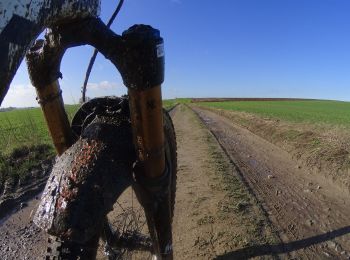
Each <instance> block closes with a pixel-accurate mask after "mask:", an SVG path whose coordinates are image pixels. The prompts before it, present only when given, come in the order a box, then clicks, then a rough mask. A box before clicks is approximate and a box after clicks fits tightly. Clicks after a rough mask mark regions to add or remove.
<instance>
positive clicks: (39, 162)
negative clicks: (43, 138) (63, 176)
mask: <svg viewBox="0 0 350 260" xmlns="http://www.w3.org/2000/svg"><path fill="white" fill-rule="evenodd" d="M53 156H54V151H53V149H52V148H51V147H50V146H48V145H36V146H30V147H28V146H22V147H21V148H16V149H14V150H13V151H12V152H11V153H10V154H8V155H4V154H0V194H3V195H8V194H11V193H12V192H14V191H16V190H17V189H18V188H21V187H24V186H27V185H30V184H33V183H34V182H35V180H37V179H41V178H43V177H44V175H43V174H44V171H43V168H45V167H50V165H51V160H52V158H53Z"/></svg>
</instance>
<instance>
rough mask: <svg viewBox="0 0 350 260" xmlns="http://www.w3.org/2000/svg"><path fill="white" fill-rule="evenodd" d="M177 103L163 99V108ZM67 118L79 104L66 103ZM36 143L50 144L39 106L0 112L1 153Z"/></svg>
mask: <svg viewBox="0 0 350 260" xmlns="http://www.w3.org/2000/svg"><path fill="white" fill-rule="evenodd" d="M176 103H178V101H177V100H175V99H169V100H164V108H166V109H169V108H171V107H173V106H174V105H175V104H176ZM65 107H66V111H67V114H68V117H69V119H72V117H73V115H74V113H75V112H76V111H77V110H78V108H79V105H66V106H65ZM37 144H49V145H51V139H50V136H49V133H48V130H47V127H46V123H45V119H44V117H43V114H42V112H41V109H40V108H28V109H15V110H12V111H8V112H1V113H0V147H1V152H2V153H3V154H9V153H11V152H12V151H13V150H14V149H16V148H19V147H21V146H32V145H37Z"/></svg>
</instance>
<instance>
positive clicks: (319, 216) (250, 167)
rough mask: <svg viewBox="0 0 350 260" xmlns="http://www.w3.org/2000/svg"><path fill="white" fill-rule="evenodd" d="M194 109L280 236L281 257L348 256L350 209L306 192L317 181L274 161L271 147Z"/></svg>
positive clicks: (281, 160)
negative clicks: (281, 242) (281, 243)
mask: <svg viewBox="0 0 350 260" xmlns="http://www.w3.org/2000/svg"><path fill="white" fill-rule="evenodd" d="M193 109H194V111H195V112H196V113H197V115H198V116H199V117H200V118H201V120H202V122H203V123H204V124H205V125H206V126H207V127H208V128H209V130H210V131H211V132H212V133H213V135H214V136H215V137H216V138H217V140H218V142H219V143H220V145H221V146H222V147H223V148H224V150H225V151H226V153H227V155H228V156H229V157H230V158H231V160H232V161H233V162H234V164H235V165H236V166H237V167H238V168H239V169H240V172H241V174H242V177H243V178H244V179H245V181H246V183H247V184H248V186H249V187H250V189H251V191H252V192H253V193H254V194H255V196H256V197H257V198H258V200H259V201H260V202H261V204H262V206H263V207H264V209H265V212H267V214H268V216H269V218H270V220H271V222H272V223H273V225H274V226H275V228H276V229H277V230H278V232H279V234H280V237H281V239H282V241H283V242H284V245H280V248H278V247H275V249H276V250H277V251H280V252H281V253H288V252H290V254H291V256H292V257H302V258H306V259H315V258H320V257H321V258H322V257H326V258H327V257H330V258H332V257H333V258H334V257H337V258H340V259H342V258H344V259H346V258H347V257H348V256H349V253H348V252H349V251H348V250H349V249H350V248H349V246H350V245H349V242H348V241H347V239H346V238H345V237H341V235H343V234H346V230H347V229H346V228H347V225H348V220H347V216H348V214H349V209H348V207H347V205H341V204H343V202H344V201H342V200H343V198H342V199H340V197H339V199H338V198H336V197H332V196H330V195H329V194H326V193H323V192H326V191H324V190H322V189H317V188H313V187H308V185H309V184H310V183H312V182H311V181H313V180H312V179H311V180H310V178H307V177H305V176H303V175H301V174H300V173H299V172H298V169H295V165H296V164H295V163H294V162H292V161H290V160H289V161H288V160H286V158H281V157H279V156H276V153H283V151H281V150H280V149H278V148H277V147H273V145H272V144H268V143H267V142H266V141H262V140H260V139H259V138H258V137H256V136H254V137H251V136H253V134H252V133H250V132H248V131H247V130H242V129H239V127H238V126H233V124H232V122H230V121H229V120H228V119H226V118H222V117H220V116H218V115H217V114H215V113H213V112H208V111H206V110H203V109H200V108H198V107H193ZM249 138H250V139H249ZM249 140H250V141H249ZM246 141H248V142H250V143H249V144H248V143H247V142H246ZM271 147H272V148H271ZM270 148H271V150H269V149H270ZM259 153H260V154H259ZM274 159H275V161H274V162H273V163H272V164H271V161H273V160H274ZM309 186H310V185H309ZM344 203H345V202H344ZM330 208H332V212H331V211H330ZM335 237H336V239H335ZM347 237H348V236H347ZM283 257H286V255H285V254H283Z"/></svg>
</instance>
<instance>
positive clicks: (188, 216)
mask: <svg viewBox="0 0 350 260" xmlns="http://www.w3.org/2000/svg"><path fill="white" fill-rule="evenodd" d="M195 111H196V112H197V113H198V114H199V115H200V117H201V118H202V120H203V122H204V123H205V125H206V126H208V128H209V129H210V130H211V131H213V133H214V134H215V137H216V138H217V139H218V141H219V142H220V144H221V145H222V147H223V148H224V150H225V151H226V152H227V154H228V155H229V158H228V157H227V156H226V155H225V153H224V152H223V150H222V149H221V147H220V146H219V144H218V143H217V142H216V141H215V139H214V137H213V136H212V135H211V134H210V132H209V131H208V130H207V129H206V128H205V126H204V125H202V123H201V122H200V120H199V119H198V118H197V117H196V115H195V114H194V113H193V112H192V111H191V110H190V109H189V108H187V107H185V106H183V105H180V106H178V107H177V108H176V109H175V110H174V111H173V115H172V117H173V121H174V125H175V128H176V134H177V141H178V165H179V171H178V189H177V198H176V205H175V217H174V224H173V229H174V255H175V259H212V258H218V259H246V258H250V257H253V258H255V257H256V258H267V259H274V258H282V259H323V258H324V259H335V258H336V259H349V252H350V242H349V241H350V235H349V233H350V226H349V223H350V221H348V219H347V218H348V216H349V215H350V207H349V206H350V203H349V202H348V197H349V195H348V194H347V193H344V192H343V191H342V190H340V189H338V188H337V187H336V186H334V185H331V184H329V183H327V182H326V181H325V180H323V179H321V178H318V177H317V176H314V175H310V174H309V173H308V172H307V171H306V170H304V169H299V167H298V165H297V164H296V162H294V161H293V159H292V158H291V157H290V156H289V155H288V154H287V153H286V152H284V151H283V150H281V149H279V148H278V147H276V146H274V145H272V144H271V143H268V142H266V141H265V140H263V139H261V138H259V137H257V136H255V135H254V134H252V133H251V132H249V131H247V130H245V129H242V128H241V127H239V126H238V125H235V124H233V123H232V122H230V121H229V120H228V119H226V118H223V117H220V116H218V115H217V114H215V113H212V112H209V111H204V110H200V109H198V108H195ZM230 160H231V162H230ZM240 178H242V179H243V181H244V182H245V183H246V185H247V186H248V188H245V187H244V185H243V184H242V182H241V181H240ZM248 190H250V192H251V193H252V194H253V195H251V194H250V193H249V191H248ZM257 202H258V203H257ZM35 204H36V201H35V200H33V201H31V202H30V203H29V205H28V207H26V208H24V209H23V210H21V211H18V212H17V213H15V214H13V215H12V216H11V217H9V218H8V219H7V220H5V221H4V222H3V223H0V233H1V234H3V235H2V236H1V237H0V256H1V257H0V258H1V259H18V258H19V259H40V256H42V254H43V252H44V250H45V243H44V241H45V237H46V235H44V234H43V233H41V232H40V231H39V230H37V229H36V228H35V227H34V226H33V224H32V223H30V213H31V211H32V210H33V209H34V208H35ZM274 232H275V233H277V234H278V237H279V238H280V239H279V238H278V237H277V236H276V235H275V234H274ZM281 241H282V242H283V243H281Z"/></svg>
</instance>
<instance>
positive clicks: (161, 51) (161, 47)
mask: <svg viewBox="0 0 350 260" xmlns="http://www.w3.org/2000/svg"><path fill="white" fill-rule="evenodd" d="M163 56H164V43H161V44H158V45H157V57H158V58H160V57H163Z"/></svg>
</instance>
